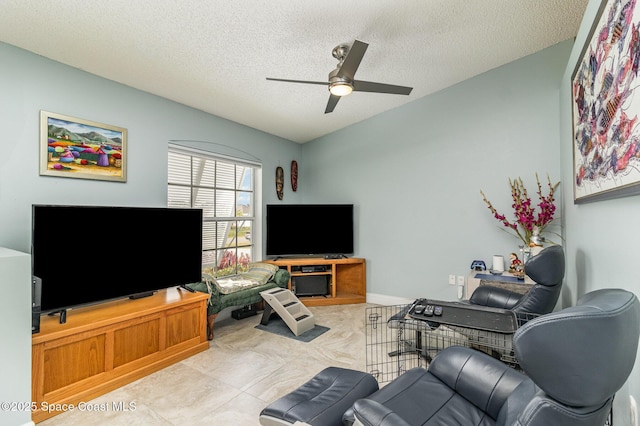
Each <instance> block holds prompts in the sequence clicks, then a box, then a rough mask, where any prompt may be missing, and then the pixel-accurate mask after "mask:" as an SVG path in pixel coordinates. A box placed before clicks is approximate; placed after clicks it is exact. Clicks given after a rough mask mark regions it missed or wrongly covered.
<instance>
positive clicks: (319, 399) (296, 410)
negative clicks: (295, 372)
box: [260, 367, 378, 426]
mask: <svg viewBox="0 0 640 426" xmlns="http://www.w3.org/2000/svg"><path fill="white" fill-rule="evenodd" d="M377 390H378V382H377V381H376V379H375V378H374V377H373V376H372V375H370V374H368V373H364V372H362V371H356V370H350V369H345V368H338V367H328V368H326V369H324V370H322V371H321V372H320V373H318V374H317V375H316V376H314V377H313V378H312V379H311V380H309V381H308V382H307V383H305V384H303V385H302V386H300V387H299V388H298V389H296V390H294V391H293V392H291V393H289V394H287V395H285V396H283V397H282V398H280V399H278V400H276V401H274V402H273V403H271V404H270V405H269V406H267V407H266V408H265V409H264V410H262V412H261V413H260V421H261V423H262V424H270V423H269V422H268V420H267V421H263V418H264V417H271V418H275V419H279V420H284V421H286V422H289V423H291V424H293V423H295V422H296V421H300V422H305V423H308V424H310V425H316V426H320V425H339V424H342V414H343V413H344V412H345V411H347V409H348V408H349V407H351V406H352V405H353V403H354V402H355V401H356V400H357V399H360V398H364V397H366V396H368V395H370V394H372V393H373V392H375V391H377Z"/></svg>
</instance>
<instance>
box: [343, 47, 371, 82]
mask: <svg viewBox="0 0 640 426" xmlns="http://www.w3.org/2000/svg"><path fill="white" fill-rule="evenodd" d="M367 47H369V45H368V44H367V43H364V42H362V41H360V40H355V41H354V42H353V45H352V46H351V47H350V48H349V52H348V53H347V57H346V58H344V62H342V66H341V67H340V71H338V74H337V75H339V76H341V77H347V78H348V79H349V80H353V76H354V75H355V74H356V71H357V70H358V67H359V66H360V61H362V57H363V56H364V52H366V51H367Z"/></svg>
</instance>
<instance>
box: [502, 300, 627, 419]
mask: <svg viewBox="0 0 640 426" xmlns="http://www.w3.org/2000/svg"><path fill="white" fill-rule="evenodd" d="M639 336H640V302H639V301H638V298H637V297H636V296H635V295H634V294H633V293H631V292H629V291H626V290H622V289H601V290H595V291H592V292H590V293H587V294H585V295H584V296H583V297H581V298H580V300H578V303H577V304H576V306H574V307H571V308H566V309H563V310H561V311H558V312H553V313H550V314H547V315H543V316H540V317H538V318H536V319H533V320H531V321H529V322H528V323H527V324H525V325H524V326H522V327H521V328H519V329H518V330H517V331H516V333H515V334H514V337H513V347H514V350H515V355H516V358H517V359H518V363H519V364H520V367H522V369H523V370H524V371H525V372H526V374H527V376H529V377H530V378H531V379H532V380H533V381H534V382H535V384H536V385H537V386H538V387H540V389H542V390H543V391H544V392H545V393H546V395H547V396H549V397H550V398H552V399H553V400H556V401H559V402H560V403H562V404H564V405H566V406H571V407H599V406H601V405H602V404H604V403H605V402H606V401H607V400H610V399H611V398H613V395H614V394H615V393H616V392H617V391H618V390H619V389H620V388H621V387H622V385H623V384H624V383H625V381H626V380H627V378H628V377H629V374H631V371H632V369H633V365H634V363H635V360H636V356H637V353H638V352H637V351H638V339H639ZM591 411H596V410H595V409H594V410H591Z"/></svg>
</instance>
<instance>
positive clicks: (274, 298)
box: [260, 288, 316, 336]
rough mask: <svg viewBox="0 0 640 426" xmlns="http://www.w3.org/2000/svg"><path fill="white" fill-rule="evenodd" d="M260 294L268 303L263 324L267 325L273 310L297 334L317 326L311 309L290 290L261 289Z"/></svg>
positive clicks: (263, 315)
mask: <svg viewBox="0 0 640 426" xmlns="http://www.w3.org/2000/svg"><path fill="white" fill-rule="evenodd" d="M260 295H261V296H262V298H263V299H264V301H265V302H266V303H267V306H265V309H264V313H263V314H262V321H261V324H262V325H267V322H269V317H270V316H271V313H272V310H273V311H276V313H277V314H278V315H279V316H280V318H282V320H283V321H284V323H285V324H287V327H289V329H290V330H291V331H292V332H293V334H295V335H296V336H299V335H301V334H302V333H304V332H305V331H309V330H311V329H312V328H313V327H315V325H316V320H315V318H314V316H313V314H312V313H311V311H310V310H309V309H307V307H306V306H304V305H303V304H302V302H300V300H299V299H298V298H297V297H296V296H295V295H294V294H293V293H292V292H291V291H290V290H287V289H284V288H272V289H271V290H265V291H261V292H260Z"/></svg>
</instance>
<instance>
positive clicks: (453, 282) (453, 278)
mask: <svg viewBox="0 0 640 426" xmlns="http://www.w3.org/2000/svg"><path fill="white" fill-rule="evenodd" d="M449 285H456V276H455V275H449Z"/></svg>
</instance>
